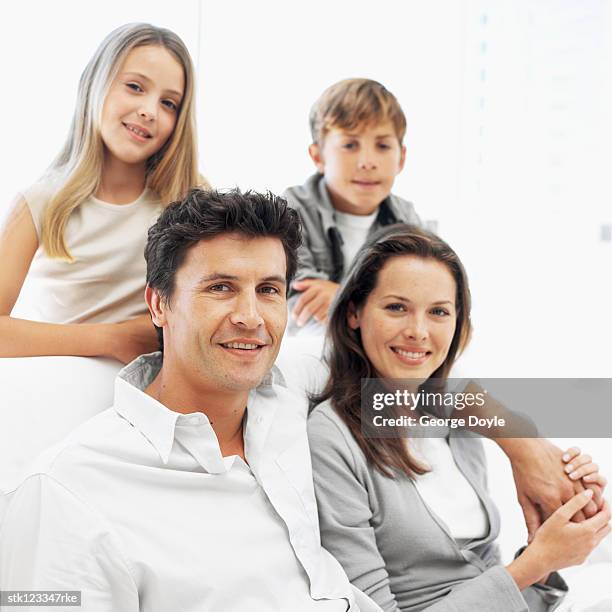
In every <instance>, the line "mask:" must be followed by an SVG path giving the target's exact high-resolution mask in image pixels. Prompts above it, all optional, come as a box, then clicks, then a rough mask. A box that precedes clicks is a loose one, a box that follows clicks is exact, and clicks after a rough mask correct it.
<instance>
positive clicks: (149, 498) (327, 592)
mask: <svg viewBox="0 0 612 612" xmlns="http://www.w3.org/2000/svg"><path fill="white" fill-rule="evenodd" d="M160 367H161V355H160V354H159V353H157V354H153V355H144V356H142V357H139V358H138V359H137V360H136V361H134V362H132V363H131V364H130V365H129V366H127V367H126V368H124V369H123V370H122V371H121V372H120V373H119V376H118V377H117V379H116V383H115V402H114V406H113V407H112V408H110V409H108V410H106V411H105V412H103V413H101V414H99V415H97V416H96V417H94V418H93V419H91V420H89V421H87V422H86V423H84V424H83V425H82V426H81V427H79V428H78V429H76V430H75V431H74V432H73V433H72V434H71V435H70V436H69V437H68V438H67V439H65V440H64V441H63V442H61V443H60V444H58V445H57V446H55V447H53V448H52V449H50V450H49V451H47V452H46V453H44V454H43V455H42V456H41V457H39V459H38V460H37V462H36V463H35V464H34V466H33V468H31V469H30V470H29V472H28V475H27V476H26V478H25V480H24V481H23V482H22V484H21V485H20V486H19V487H18V488H17V489H15V490H14V491H13V492H11V493H10V503H9V506H8V509H7V511H6V516H5V520H4V522H3V523H2V526H1V528H0V585H2V589H3V590H36V589H47V590H49V589H52V590H72V591H75V590H76V591H81V592H82V609H84V610H88V611H90V610H91V611H96V612H98V611H100V612H102V611H109V612H110V611H112V612H123V611H126V612H127V611H137V610H146V611H150V612H154V611H158V610H159V611H160V612H161V611H164V612H167V611H168V610H181V612H190V611H194V612H195V611H198V612H201V611H204V610H212V611H215V612H217V611H223V612H231V611H232V610H241V611H244V610H249V611H253V610H291V611H306V610H308V611H310V610H316V611H319V612H332V611H333V612H336V611H338V612H339V611H341V610H342V611H344V610H348V609H350V610H351V611H353V610H358V609H359V608H358V607H357V604H356V603H355V594H354V592H353V590H352V588H351V586H350V584H349V582H348V579H347V578H346V575H345V573H344V571H343V570H342V568H341V567H340V565H339V564H338V562H337V561H336V560H335V559H334V558H333V557H332V556H331V555H330V554H329V553H328V552H327V551H326V550H324V549H323V548H322V547H321V545H320V536H319V527H318V520H317V510H316V504H315V497H314V490H313V485H312V471H311V465H310V453H309V448H308V441H307V437H306V406H305V402H304V400H302V399H301V398H299V397H298V396H295V395H293V394H292V393H290V392H289V391H288V390H287V389H285V388H284V387H282V386H279V385H278V384H273V380H272V378H273V376H272V374H270V375H269V376H268V378H267V380H266V381H264V383H262V384H261V385H260V386H259V387H258V388H257V389H255V390H253V391H251V393H250V394H249V399H248V404H247V419H246V423H245V433H244V443H245V457H246V459H247V461H248V465H247V464H246V463H245V462H244V461H243V460H242V459H240V458H239V457H235V456H233V457H223V456H222V454H221V450H220V447H219V443H218V440H217V437H216V435H215V433H214V431H213V429H212V427H211V425H210V423H209V421H208V419H207V417H206V416H205V415H204V414H202V413H199V412H198V413H192V414H180V413H178V412H174V411H171V410H169V409H168V408H166V407H165V406H163V405H162V404H160V403H159V402H157V401H156V400H154V399H153V398H151V397H150V396H148V395H146V394H145V393H143V392H142V389H144V388H145V387H146V386H148V384H149V383H150V382H151V381H152V380H153V378H154V377H155V375H156V374H157V372H158V371H159V368H160ZM357 597H358V598H359V600H360V602H361V601H362V599H361V594H360V593H359V594H357Z"/></svg>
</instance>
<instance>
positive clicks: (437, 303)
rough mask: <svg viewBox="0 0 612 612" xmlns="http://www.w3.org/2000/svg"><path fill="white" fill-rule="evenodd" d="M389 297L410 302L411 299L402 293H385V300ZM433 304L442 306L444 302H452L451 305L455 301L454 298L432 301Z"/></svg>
mask: <svg viewBox="0 0 612 612" xmlns="http://www.w3.org/2000/svg"><path fill="white" fill-rule="evenodd" d="M387 298H392V299H394V300H400V301H401V302H410V299H409V298H407V297H403V296H401V295H395V294H392V293H390V294H389V295H385V296H384V297H383V300H386V299H387ZM432 304H435V305H436V306H441V305H443V304H450V305H451V306H454V305H455V302H453V301H452V300H438V301H436V302H432Z"/></svg>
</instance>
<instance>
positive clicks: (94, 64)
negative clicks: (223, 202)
mask: <svg viewBox="0 0 612 612" xmlns="http://www.w3.org/2000/svg"><path fill="white" fill-rule="evenodd" d="M146 45H157V46H162V47H164V48H165V49H167V50H168V51H169V52H170V53H172V55H173V56H174V57H175V58H176V59H177V60H178V62H179V63H180V64H181V66H182V67H183V72H184V77H185V91H184V94H183V100H182V102H181V106H180V109H179V112H178V117H177V121H176V125H175V127H174V131H173V132H172V134H171V136H170V138H169V139H168V141H167V142H166V143H165V145H164V146H163V147H162V148H161V149H160V150H159V151H158V152H157V153H155V155H152V156H151V157H150V158H149V159H148V160H147V185H148V186H149V187H151V188H152V189H154V190H155V191H156V192H157V193H158V195H159V197H160V198H161V200H162V202H164V204H168V203H169V202H172V201H173V200H177V199H179V198H180V197H182V196H184V195H185V194H186V193H187V192H188V191H189V189H190V188H192V187H194V186H196V185H203V186H205V187H206V186H208V185H207V184H206V181H205V180H204V179H203V178H202V177H201V176H200V175H199V172H198V167H197V137H196V125H195V112H194V111H195V104H194V70H193V64H192V61H191V57H190V55H189V51H188V50H187V47H185V44H184V43H183V41H182V40H181V39H180V38H179V37H178V36H177V35H176V34H175V33H174V32H171V31H170V30H167V29H165V28H158V27H156V26H153V25H150V24H146V23H129V24H126V25H124V26H121V27H119V28H117V29H116V30H114V31H112V32H111V33H110V34H109V35H108V36H107V37H106V38H105V39H104V40H103V41H102V43H101V44H100V46H99V47H98V49H97V51H96V52H95V53H94V56H93V57H92V58H91V60H90V61H89V63H88V64H87V66H86V67H85V70H84V71H83V74H82V75H81V79H80V81H79V89H78V94H77V103H76V108H75V111H74V116H73V118H72V124H71V126H70V131H69V133H68V138H67V139H66V143H65V144H64V147H63V148H62V150H61V152H60V154H59V155H58V156H57V158H56V159H55V160H54V161H53V163H52V164H51V166H50V168H49V173H52V174H60V175H61V177H62V183H61V187H60V189H59V190H58V191H56V192H55V193H54V195H53V197H52V198H51V199H50V201H49V203H48V205H47V207H46V210H45V214H44V218H43V225H42V236H41V240H42V245H43V248H44V250H45V252H46V253H47V255H48V256H49V257H52V258H56V259H66V260H68V261H74V260H73V258H72V255H71V254H70V252H69V251H68V248H67V246H66V242H65V240H64V231H65V228H66V224H67V222H68V218H69V217H70V215H71V213H72V212H73V211H74V210H75V208H77V207H78V206H79V205H80V204H81V203H82V202H84V201H85V200H86V199H87V198H89V197H90V196H91V195H92V194H93V193H94V192H95V191H96V189H97V188H98V185H99V181H100V177H101V176H102V164H103V161H104V145H103V142H102V137H101V135H100V119H101V114H102V106H103V104H104V100H105V98H106V94H107V93H108V90H109V87H110V85H111V83H112V82H113V80H114V78H115V77H116V75H117V73H118V71H119V68H120V67H121V64H122V63H123V61H124V60H125V58H126V57H127V55H128V53H129V52H130V51H131V50H132V49H134V48H135V47H143V46H146Z"/></svg>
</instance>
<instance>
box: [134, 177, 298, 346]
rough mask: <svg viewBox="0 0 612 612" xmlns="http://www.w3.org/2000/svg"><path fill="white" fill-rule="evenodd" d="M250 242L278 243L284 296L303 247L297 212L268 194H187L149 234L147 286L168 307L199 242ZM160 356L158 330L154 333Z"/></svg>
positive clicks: (196, 190) (160, 339) (167, 211)
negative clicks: (234, 236)
mask: <svg viewBox="0 0 612 612" xmlns="http://www.w3.org/2000/svg"><path fill="white" fill-rule="evenodd" d="M233 232H235V233H238V234H243V235H244V236H246V237H249V238H257V237H262V238H265V237H272V238H278V239H279V240H280V241H281V243H282V245H283V249H284V250H285V257H286V259H287V291H289V286H290V284H291V281H292V280H293V277H294V276H295V272H296V269H297V249H298V247H299V246H300V244H301V242H302V238H301V228H300V221H299V217H298V214H297V212H296V211H295V210H294V209H292V208H290V207H289V206H288V205H287V202H286V200H284V199H283V198H280V197H278V196H275V195H274V194H272V193H270V192H268V193H265V194H263V193H257V192H254V191H246V192H245V193H242V192H241V191H240V190H239V189H232V190H231V191H225V192H221V191H216V190H205V189H192V190H191V191H189V193H188V194H187V196H186V197H185V198H184V199H182V200H179V201H177V202H173V203H172V204H170V205H169V206H168V207H167V208H166V209H165V210H164V211H163V212H162V213H161V215H160V216H159V218H158V219H157V222H156V223H155V224H154V225H153V226H151V228H150V229H149V235H148V239H147V245H146V247H145V253H144V254H145V260H146V262H147V284H148V285H149V286H150V287H151V288H153V289H156V290H157V291H158V292H159V294H160V296H161V298H162V299H163V300H165V301H166V303H169V302H170V298H171V297H172V292H173V291H174V278H175V276H176V271H177V270H178V268H179V267H180V265H181V264H182V263H183V261H184V259H185V255H186V254H187V251H188V250H189V249H190V248H191V247H193V246H195V245H196V244H197V243H198V242H200V240H206V239H208V238H214V237H215V236H219V235H220V234H226V233H233ZM156 330H157V336H158V338H159V341H160V347H162V350H163V335H162V330H161V328H159V327H156Z"/></svg>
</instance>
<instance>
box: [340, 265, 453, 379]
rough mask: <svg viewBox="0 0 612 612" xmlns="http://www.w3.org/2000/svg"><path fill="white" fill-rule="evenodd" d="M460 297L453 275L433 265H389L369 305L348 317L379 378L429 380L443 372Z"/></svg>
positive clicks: (443, 268)
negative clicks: (439, 371) (442, 365)
mask: <svg viewBox="0 0 612 612" xmlns="http://www.w3.org/2000/svg"><path fill="white" fill-rule="evenodd" d="M456 293H457V285H456V283H455V279H454V278H453V276H452V275H451V273H450V271H449V269H448V268H447V267H446V266H445V265H444V264H442V263H440V262H439V261H436V260H435V259H423V258H421V257H416V256H413V255H402V256H398V257H392V258H391V259H389V260H388V261H387V263H386V264H385V265H384V266H383V268H382V270H381V271H380V272H379V274H378V279H377V283H376V287H375V288H374V290H373V291H372V292H371V293H370V295H369V296H368V298H367V300H366V302H365V304H363V305H362V306H361V308H360V309H359V310H358V311H356V312H355V311H353V312H351V313H350V314H349V316H348V324H349V326H350V327H351V329H357V328H359V329H360V330H361V340H362V343H363V348H364V350H365V353H366V355H367V357H368V359H369V360H370V362H371V364H372V366H373V367H374V369H375V370H376V372H377V374H378V376H380V377H382V378H417V379H419V380H425V379H427V378H429V377H430V376H431V375H432V374H433V372H435V371H436V370H437V369H438V367H440V365H441V364H442V363H443V362H444V359H445V358H446V355H447V354H448V349H449V347H450V345H451V342H452V339H453V334H454V333H455V327H456V324H457V315H456V304H455V299H456Z"/></svg>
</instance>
